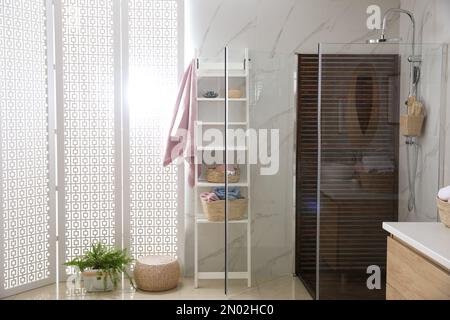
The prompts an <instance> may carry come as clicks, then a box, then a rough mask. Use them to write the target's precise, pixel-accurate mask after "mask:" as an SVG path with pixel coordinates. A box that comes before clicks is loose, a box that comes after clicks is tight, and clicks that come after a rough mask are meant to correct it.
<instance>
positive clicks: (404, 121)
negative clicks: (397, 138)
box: [400, 114, 425, 137]
mask: <svg viewBox="0 0 450 320" xmlns="http://www.w3.org/2000/svg"><path fill="white" fill-rule="evenodd" d="M424 119H425V117H424V116H414V115H408V114H403V115H401V116H400V132H401V134H402V135H403V136H407V137H419V136H420V135H421V134H422V125H423V120H424Z"/></svg>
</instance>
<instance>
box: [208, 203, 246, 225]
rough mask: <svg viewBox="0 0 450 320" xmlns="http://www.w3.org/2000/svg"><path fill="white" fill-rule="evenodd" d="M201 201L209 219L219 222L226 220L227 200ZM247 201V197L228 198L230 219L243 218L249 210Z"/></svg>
mask: <svg viewBox="0 0 450 320" xmlns="http://www.w3.org/2000/svg"><path fill="white" fill-rule="evenodd" d="M200 201H201V202H202V206H203V212H204V213H205V215H206V216H207V218H208V221H212V222H218V221H224V220H225V200H219V201H212V202H206V201H203V200H200ZM247 203H248V201H247V199H238V200H228V220H243V219H244V218H245V213H246V211H247Z"/></svg>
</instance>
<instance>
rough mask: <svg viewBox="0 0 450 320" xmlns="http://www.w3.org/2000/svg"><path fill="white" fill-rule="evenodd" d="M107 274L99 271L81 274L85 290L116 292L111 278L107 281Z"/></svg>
mask: <svg viewBox="0 0 450 320" xmlns="http://www.w3.org/2000/svg"><path fill="white" fill-rule="evenodd" d="M105 277H106V274H104V273H102V272H101V271H99V270H90V271H84V272H82V273H81V278H82V279H83V283H84V288H85V289H86V291H87V292H106V291H112V290H114V284H113V282H112V280H111V278H110V277H108V278H107V280H106V285H105Z"/></svg>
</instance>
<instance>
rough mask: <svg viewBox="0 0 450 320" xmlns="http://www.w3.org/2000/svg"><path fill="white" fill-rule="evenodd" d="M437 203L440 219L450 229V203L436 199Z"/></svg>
mask: <svg viewBox="0 0 450 320" xmlns="http://www.w3.org/2000/svg"><path fill="white" fill-rule="evenodd" d="M436 202H437V207H438V209H439V217H440V218H441V222H442V223H443V224H445V226H446V227H447V228H450V203H448V202H447V201H442V200H441V199H439V198H436Z"/></svg>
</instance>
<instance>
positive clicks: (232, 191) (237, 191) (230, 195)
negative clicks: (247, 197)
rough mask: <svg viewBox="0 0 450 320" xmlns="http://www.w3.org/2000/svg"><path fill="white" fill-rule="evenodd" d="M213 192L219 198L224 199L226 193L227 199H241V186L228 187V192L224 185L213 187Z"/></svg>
mask: <svg viewBox="0 0 450 320" xmlns="http://www.w3.org/2000/svg"><path fill="white" fill-rule="evenodd" d="M213 192H214V193H215V194H216V195H217V196H218V197H219V199H220V200H225V194H227V197H226V198H227V199H228V200H237V199H242V197H241V188H239V187H230V188H228V192H226V191H225V187H217V188H214V189H213Z"/></svg>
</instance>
